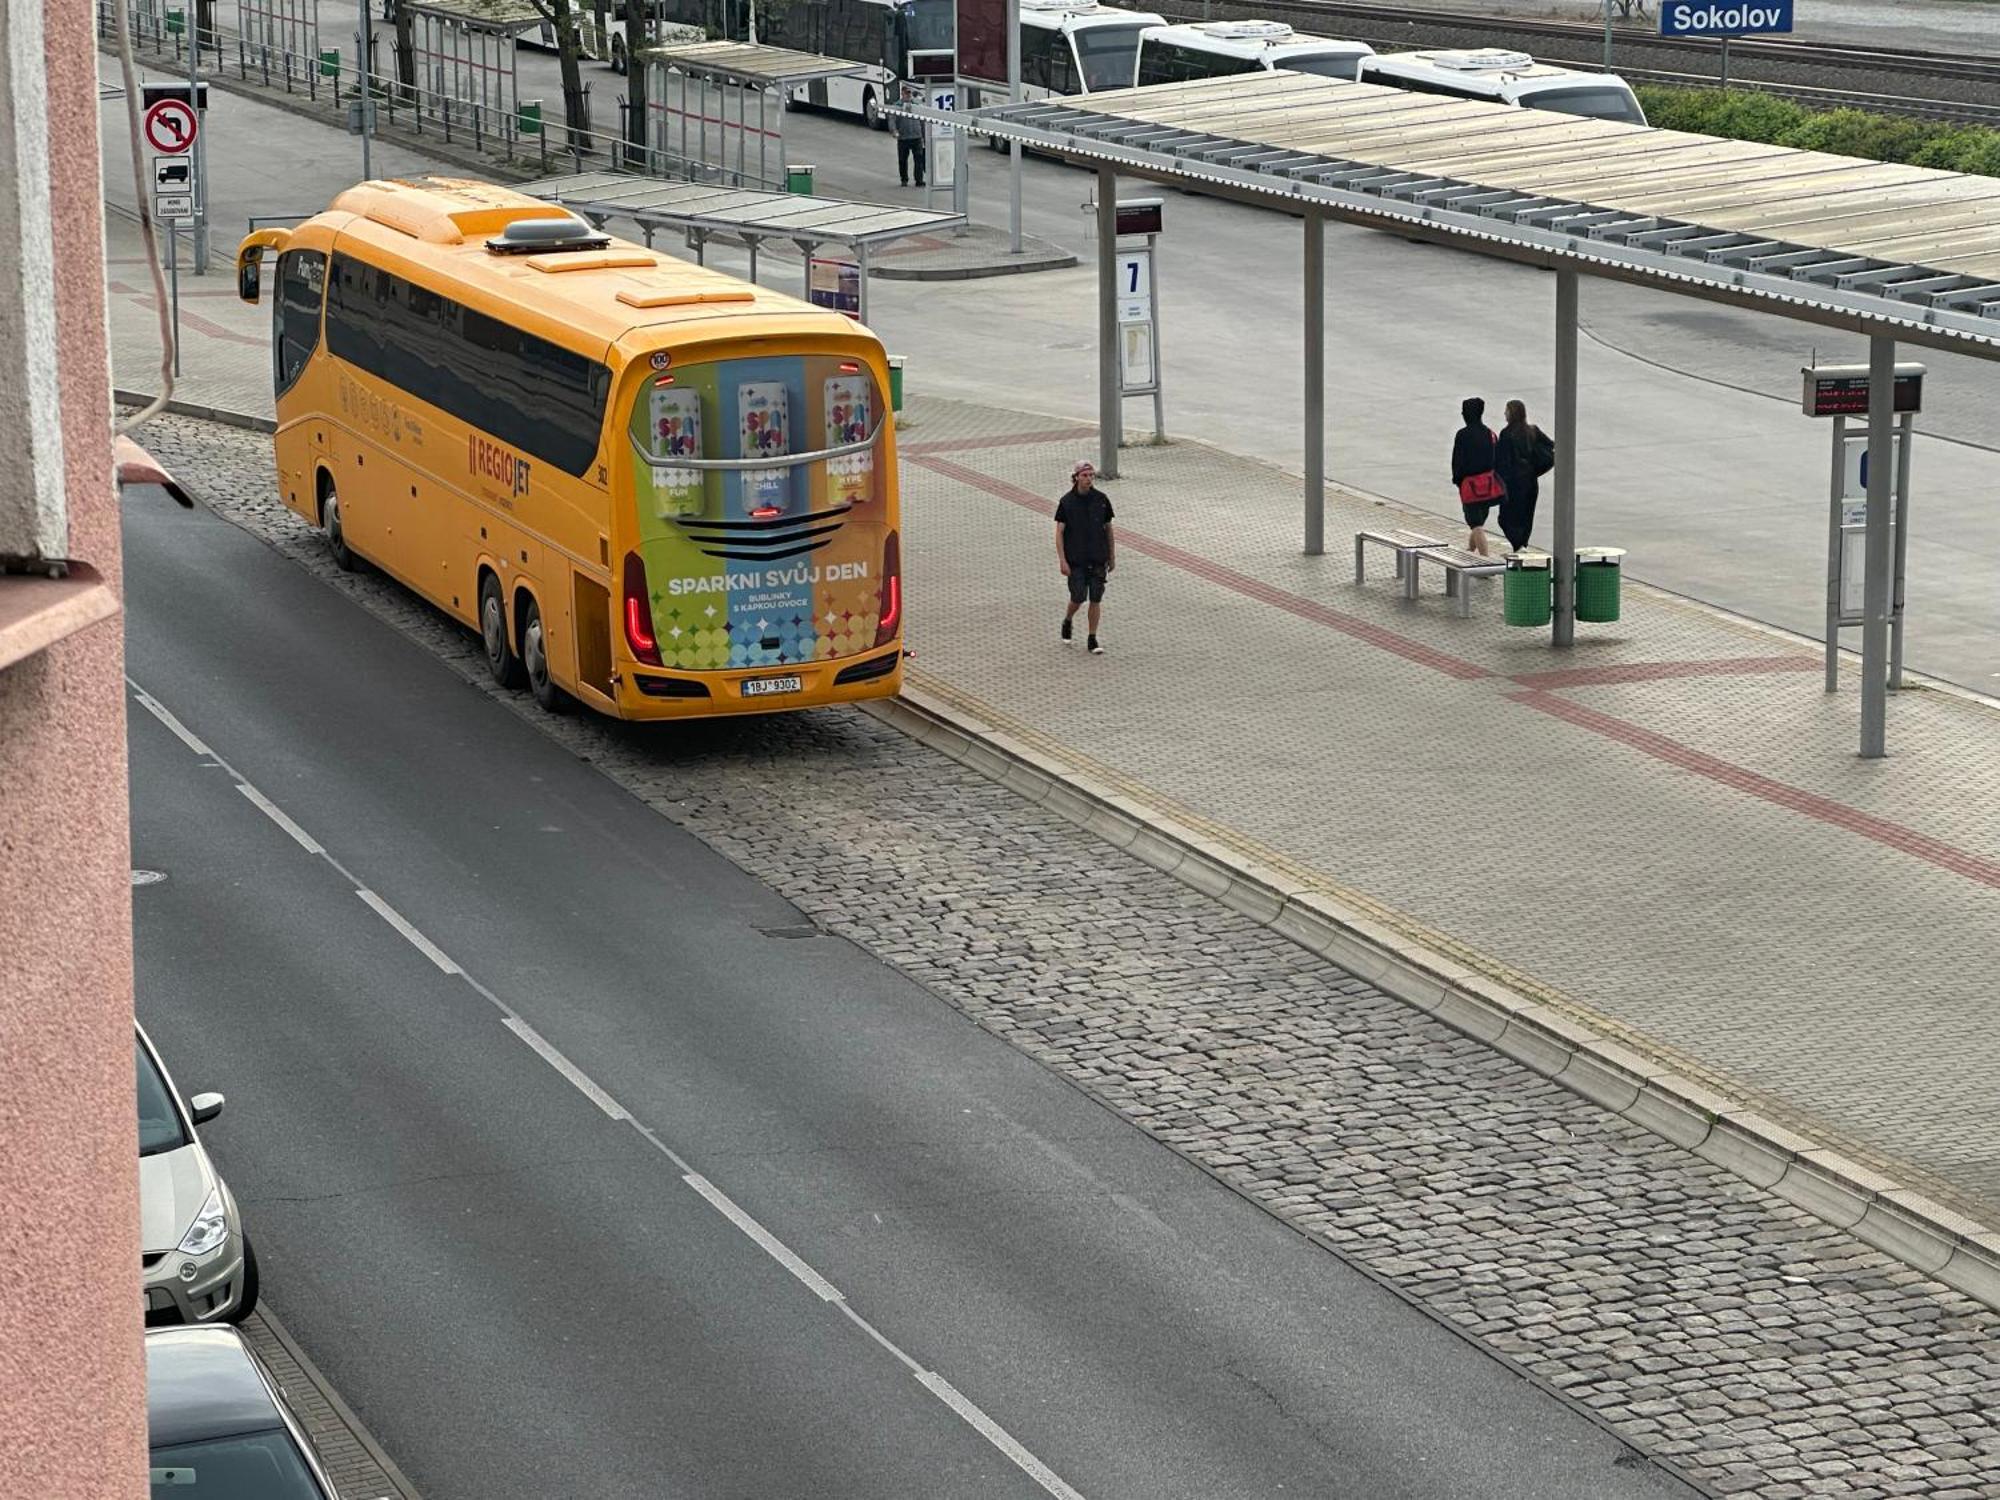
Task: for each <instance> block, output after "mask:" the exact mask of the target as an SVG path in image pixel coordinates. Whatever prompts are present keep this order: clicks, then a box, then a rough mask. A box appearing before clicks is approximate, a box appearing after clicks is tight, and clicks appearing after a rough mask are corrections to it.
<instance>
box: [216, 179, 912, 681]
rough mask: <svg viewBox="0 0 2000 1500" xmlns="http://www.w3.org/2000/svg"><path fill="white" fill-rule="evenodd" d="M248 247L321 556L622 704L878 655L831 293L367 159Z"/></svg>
mask: <svg viewBox="0 0 2000 1500" xmlns="http://www.w3.org/2000/svg"><path fill="white" fill-rule="evenodd" d="M267 250H268V251H272V252H275V254H276V257H277V263H276V271H275V276H274V282H275V285H274V288H273V290H274V293H275V295H274V297H273V299H272V300H273V304H274V306H273V311H272V322H273V332H272V338H273V370H272V374H273V379H274V381H275V384H276V387H277V414H278V430H277V439H276V443H277V467H278V486H279V490H280V492H281V493H282V495H283V497H284V500H285V503H286V504H287V505H289V506H290V507H291V508H292V509H293V510H295V511H297V512H298V513H299V515H301V516H303V517H304V518H305V519H306V520H308V521H309V522H311V523H312V524H314V525H315V526H318V527H319V528H320V529H321V530H322V531H323V532H324V534H325V536H326V540H327V543H328V545H329V547H330V548H331V550H332V553H333V556H334V559H335V560H336V561H337V562H339V563H340V565H341V566H343V567H353V566H355V565H356V559H365V560H366V561H368V562H370V563H372V564H374V565H375V566H377V567H379V568H381V569H382V570H383V571H384V572H386V573H388V574H390V575H392V576H393V577H395V578H396V579H398V580H399V581H401V582H402V583H404V584H405V585H407V586H408V587H410V588H412V589H415V590H416V591H417V592H418V593H420V594H422V595H423V596H424V597H425V598H427V599H429V600H430V601H431V602H432V603H434V604H436V605H437V606H438V607H439V608H440V609H443V610H445V611H447V612H449V613H450V614H451V615H453V616H454V617H455V618H457V619H459V620H461V621H463V622H464V623H465V624H467V625H469V626H472V627H473V628H475V629H476V630H478V631H479V633H480V635H481V636H482V638H483V639H484V641H485V645H486V657H487V661H488V663H489V664H490V666H491V667H492V670H493V674H494V676H495V677H496V678H497V679H498V680H499V681H501V682H502V683H504V684H507V685H509V686H518V685H520V684H521V683H523V682H525V683H526V684H527V686H528V687H529V688H530V689H531V690H532V691H533V693H534V695H535V698H536V699H537V701H539V702H540V703H541V704H542V705H543V706H544V707H545V708H550V709H557V708H560V707H562V706H563V704H564V703H565V702H566V701H567V700H569V699H572V698H573V699H576V700H579V701H581V702H583V703H585V704H587V705H589V706H590V707H592V708H595V709H597V710H599V711H601V712H603V713H607V714H615V715H617V716H619V717H621V718H629V719H652V718H676V717H688V716H699V715H703V714H717V713H757V712H767V711H770V710H774V709H788V708H806V707H812V706H815V705H819V704H825V703H840V702H847V701H851V700H853V699H858V698H878V697H886V696H888V695H890V694H893V693H894V692H896V691H897V689H898V688H899V687H900V686H901V684H902V654H903V653H902V623H903V618H902V617H903V600H902V560H901V554H900V544H899V520H898V514H897V474H896V454H895V444H894V433H893V427H894V424H893V422H892V421H891V420H890V418H889V414H888V401H887V400H886V399H885V396H886V393H887V391H888V378H889V377H888V367H887V362H886V361H885V359H884V357H883V354H882V346H881V344H880V343H879V342H878V341H877V340H876V338H875V337H874V336H873V335H872V334H870V333H869V332H868V331H867V330H866V329H864V328H861V327H859V326H858V325H857V324H855V323H854V322H853V321H852V320H850V319H849V318H847V317H845V316H844V315H842V314H840V313H836V312H830V311H826V310H823V309H820V308H815V307H811V306H808V305H807V304H805V303H802V302H799V301H797V300H796V299H794V298H791V297H786V296H783V295H780V294H778V293H776V292H772V291H769V290H766V289H765V288H762V287H756V286H752V285H750V284H748V283H745V282H741V281H737V280H735V279H733V278H731V277H727V276H723V275H721V274H719V273H717V272H714V271H709V270H704V269H702V268H700V267H697V266H692V265H689V264H687V263H686V262H684V261H677V260H674V259H672V258H670V257H668V256H665V255H658V254H655V253H654V252H652V251H650V250H646V249H642V248H641V247H639V246H637V245H633V244H629V243H626V242H623V241H614V240H613V239H611V238H610V236H608V235H604V234H600V233H598V232H596V231H595V230H594V229H593V228H592V227H591V226H590V225H589V224H587V223H585V222H584V221H583V220H581V219H579V218H577V217H575V216H574V215H572V214H568V213H565V212H564V211H563V210H561V209H557V208H552V207H551V206H550V205H548V204H546V203H542V202H539V201H537V200H535V199H532V198H528V197H525V196H523V195H522V194H520V193H516V192H513V191H511V190H509V189H506V188H501V187H495V186H493V185H491V184H488V183H481V182H470V181H459V180H455V179H448V178H435V177H432V178H422V179H416V180H411V181H397V182H368V183H363V184H362V185H360V186H358V187H354V188H351V189H349V190H348V191H347V192H344V193H342V194H341V195H340V196H339V197H338V198H337V199H335V200H334V203H333V206H332V207H331V208H330V209H328V210H327V211H326V212H325V213H322V214H319V215H316V216H315V217H313V218H311V219H308V220H306V221H305V222H304V223H301V224H298V225H296V226H294V227H292V228H290V229H283V230H274V229H263V230H258V231H257V232H255V233H253V234H252V235H250V236H249V238H247V239H246V240H244V241H243V243H242V246H241V248H240V249H239V250H238V252H237V289H238V292H239V294H240V295H241V296H242V297H243V298H244V299H245V300H246V301H250V302H255V301H257V300H258V298H259V293H260V282H261V280H262V257H263V254H264V252H265V251H267Z"/></svg>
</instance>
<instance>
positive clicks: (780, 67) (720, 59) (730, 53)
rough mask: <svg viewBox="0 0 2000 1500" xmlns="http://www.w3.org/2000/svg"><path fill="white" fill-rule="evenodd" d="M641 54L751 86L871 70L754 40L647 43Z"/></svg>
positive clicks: (702, 74)
mask: <svg viewBox="0 0 2000 1500" xmlns="http://www.w3.org/2000/svg"><path fill="white" fill-rule="evenodd" d="M638 55H639V57H641V58H642V59H644V60H645V61H647V62H654V63H659V64H661V65H662V66H664V67H668V68H675V69H678V70H679V71H681V72H683V73H692V74H694V75H695V76H697V77H701V78H714V79H720V80H721V81H722V82H724V83H735V84H746V85H752V86H764V85H768V86H772V87H779V86H783V85H788V84H794V83H810V82H812V81H813V80H814V79H819V78H846V77H849V76H850V75H854V74H859V73H865V72H867V71H868V65H867V64H866V63H857V62H849V61H848V60H847V59H845V58H840V57H826V56H823V55H822V54H820V53H818V52H794V51H793V50H792V49H790V48H789V47H765V46H760V45H757V44H755V43H751V42H678V43H675V44H674V45H672V46H668V47H647V48H645V49H644V50H642V51H641V52H640V53H639V54H638Z"/></svg>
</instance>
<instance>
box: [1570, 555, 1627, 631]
mask: <svg viewBox="0 0 2000 1500" xmlns="http://www.w3.org/2000/svg"><path fill="white" fill-rule="evenodd" d="M1624 556H1625V549H1624V548H1622V547H1579V548H1577V549H1576V617H1577V618H1578V619H1579V620H1584V621H1587V622H1588V623H1590V624H1592V625H1608V624H1610V623H1611V622H1612V621H1613V620H1616V619H1617V618H1618V576H1619V573H1620V571H1621V569H1620V566H1619V560H1620V559H1621V558H1623V557H1624Z"/></svg>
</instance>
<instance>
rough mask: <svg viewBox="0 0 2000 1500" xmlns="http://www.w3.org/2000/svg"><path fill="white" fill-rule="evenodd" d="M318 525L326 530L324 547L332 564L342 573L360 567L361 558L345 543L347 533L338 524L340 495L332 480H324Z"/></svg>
mask: <svg viewBox="0 0 2000 1500" xmlns="http://www.w3.org/2000/svg"><path fill="white" fill-rule="evenodd" d="M319 520H320V525H321V526H322V527H323V528H324V529H325V531H326V548H327V551H329V552H331V553H332V554H333V563H334V566H335V567H337V568H339V569H340V571H341V572H343V573H353V572H356V571H358V570H359V569H360V567H361V559H360V558H358V557H356V556H355V555H354V549H353V548H351V547H349V546H348V545H347V533H346V532H345V531H343V530H342V529H341V526H340V495H339V493H338V492H337V491H336V490H335V489H334V487H333V480H332V479H328V480H327V481H326V493H325V494H324V495H322V496H320V501H319Z"/></svg>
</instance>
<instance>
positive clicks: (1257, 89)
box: [919, 72, 2000, 358]
mask: <svg viewBox="0 0 2000 1500" xmlns="http://www.w3.org/2000/svg"><path fill="white" fill-rule="evenodd" d="M919 113H924V114H928V113H929V112H928V111H919ZM939 118H940V119H942V120H945V121H946V122H947V123H951V124H955V125H957V126H960V127H961V128H964V129H966V130H969V131H971V132H973V133H975V134H980V135H986V136H990V137H993V138H995V139H997V140H1002V141H1016V142H1019V143H1020V144H1021V145H1022V146H1023V147H1027V148H1032V149H1034V150H1037V151H1042V152H1045V153H1048V154H1050V155H1053V156H1057V157H1060V158H1063V159H1065V160H1069V161H1072V162H1076V163H1079V164H1083V165H1088V166H1092V167H1096V168H1098V169H1100V170H1111V171H1115V172H1121V173H1125V174H1128V175H1132V176H1138V177H1146V178H1152V179H1154V180H1157V181H1162V182H1173V183H1178V184H1181V185H1184V186H1188V187H1194V188H1197V189H1199V190H1200V191H1203V192H1207V193H1211V194H1214V195H1217V196H1222V197H1234V198H1239V199H1243V200H1246V201H1251V202H1257V203H1261V204H1264V205H1266V206H1276V207H1282V208H1287V209H1289V210H1290V211H1291V212H1293V213H1299V214H1307V215H1311V216H1324V217H1327V218H1332V219H1341V220H1346V221H1350V222H1355V223H1362V224H1367V225H1371V226H1374V227H1377V228H1390V229H1394V230H1395V231H1396V232H1398V233H1402V234H1407V235H1410V236H1411V237H1413V238H1420V239H1435V240H1439V241H1443V242H1447V243H1453V244H1457V245H1459V246H1460V247H1461V248H1465V249H1472V250H1476V251H1478V252H1479V253H1483V254H1488V255H1498V256H1503V257H1506V258H1509V259H1515V260H1526V261H1531V262H1534V263H1537V264H1543V265H1549V266H1555V267H1561V268H1566V269H1572V270H1575V271H1578V272H1581V273H1582V274H1584V275H1595V276H1605V277H1611V278H1613V279H1617V280H1623V281H1631V282H1639V283H1644V284H1651V285H1659V286H1663V287H1666V288H1668V289H1669V290H1673V291H1676V292H1682V293H1688V294H1692V295H1695V296H1701V297H1707V298H1711V299H1714V300H1719V301H1725V302H1734V303H1739V304H1743V305H1747V306H1751V307H1755V308H1759V309H1761V310H1764V311H1769V312H1779V313H1783V314H1785V315H1787V316H1791V317H1797V318H1803V319H1807V320H1809V321H1813V322H1819V323H1825V324H1828V325H1831V326H1835V327H1843V328H1848V329H1852V330H1856V331H1860V332H1865V333H1869V334H1878V333H1880V334H1891V335H1893V336H1894V337H1896V338H1898V339H1900V340H1903V341H1905V342H1911V343H1922V344H1929V345H1933V346H1937V347H1942V348H1947V349H1953V350H1957V351H1959V352H1962V353H1967V354H1974V355H1979V356H1982V357H1985V358H2000V178H1992V177H1976V176H1968V175H1965V174H1962V173H1955V172H1940V171H1935V170H1931V169H1929V168H1924V167H1910V166H1898V165H1892V164H1889V163H1884V162H1871V161H1863V160H1858V159H1856V158H1852V157H1843V156H1833V155H1829V154H1827V153H1824V152H1818V151H1803V150H1796V149H1791V148H1787V147H1783V146H1767V145H1758V144H1754V143H1751V142H1747V141H1726V140H1718V139H1716V138H1714V137H1711V136H1701V135H1689V134H1685V133H1682V132H1679V131H1669V130H1656V129H1652V128H1651V127H1648V126H1641V125H1628V124H1623V123H1620V122H1616V121H1610V120H1591V119H1583V118H1579V117H1577V116H1573V115H1563V114H1557V113H1554V112H1552V111H1543V110H1532V109H1516V108H1513V107H1511V106H1507V105H1499V104H1487V103H1481V102H1476V101H1471V100H1460V99H1453V98H1445V97H1440V96H1436V95H1425V94H1415V93H1409V92H1405V91H1403V90H1400V89H1392V88H1382V87H1377V86H1375V85H1371V84H1359V83H1345V82H1340V81H1338V80H1333V79H1325V78H1315V77H1308V76H1306V75H1303V74H1296V73H1284V72H1277V73H1257V74H1247V75H1243V76H1239V77H1232V78H1225V79H1216V80H1206V81H1199V82H1194V83H1184V84H1165V85H1156V86H1154V87H1150V88H1143V89H1123V90H1119V91H1116V92H1113V93H1105V94H1091V95H1087V96H1084V97H1081V98H1063V99H1051V100H1047V101H1043V102H1040V103H1034V104H999V105H993V106H989V107H987V108H984V109H980V110H977V111H972V112H968V113H964V114H960V115H958V116H956V117H950V116H940V117H939Z"/></svg>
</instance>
